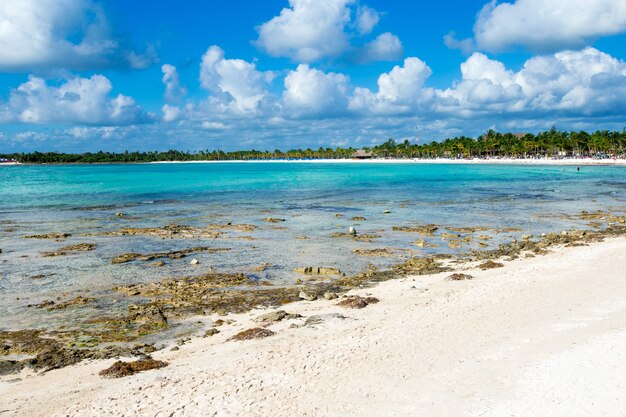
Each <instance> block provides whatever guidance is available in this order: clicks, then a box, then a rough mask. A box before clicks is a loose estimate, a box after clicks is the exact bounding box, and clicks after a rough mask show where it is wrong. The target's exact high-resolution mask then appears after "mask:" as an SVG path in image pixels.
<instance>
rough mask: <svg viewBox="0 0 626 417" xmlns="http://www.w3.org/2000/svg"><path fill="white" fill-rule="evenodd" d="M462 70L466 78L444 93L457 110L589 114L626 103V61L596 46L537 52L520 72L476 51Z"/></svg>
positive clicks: (610, 110) (620, 108)
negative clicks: (545, 52) (547, 52)
mask: <svg viewBox="0 0 626 417" xmlns="http://www.w3.org/2000/svg"><path fill="white" fill-rule="evenodd" d="M461 72H462V75H463V78H462V80H461V82H460V83H459V84H458V85H456V86H455V87H453V88H450V89H447V90H445V91H442V92H441V93H440V97H442V98H448V99H452V101H449V102H448V103H446V106H447V108H448V110H451V111H455V112H458V111H469V112H481V113H485V112H491V113H492V114H493V112H494V111H499V112H508V113H533V112H534V113H537V112H551V113H553V114H572V113H577V114H579V115H583V114H587V115H588V114H603V113H615V112H619V111H623V110H624V109H625V107H626V106H625V105H624V103H623V100H622V99H621V98H620V97H623V94H625V93H626V63H624V62H623V61H620V60H617V59H616V58H613V57H611V56H610V55H608V54H605V53H603V52H600V51H598V50H597V49H595V48H586V49H584V50H582V51H563V52H558V53H556V54H553V55H544V56H536V57H533V58H531V59H529V60H528V61H526V63H525V64H524V67H523V68H522V69H521V70H520V71H518V72H513V71H511V70H508V69H506V68H505V66H504V64H502V63H501V62H498V61H495V60H491V59H489V58H488V57H486V56H485V55H483V54H481V53H474V54H473V55H472V56H471V57H469V58H468V60H467V61H466V62H465V63H463V64H462V65H461Z"/></svg>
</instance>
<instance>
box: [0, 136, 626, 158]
mask: <svg viewBox="0 0 626 417" xmlns="http://www.w3.org/2000/svg"><path fill="white" fill-rule="evenodd" d="M363 149H364V150H365V151H367V152H371V153H372V155H373V156H374V157H379V158H498V157H510V158H546V157H548V158H559V157H594V158H611V157H624V156H625V155H626V131H621V132H619V131H608V130H602V131H596V132H593V133H587V132H585V131H570V132H566V131H558V130H556V129H555V128H552V129H550V130H548V131H545V132H540V133H538V134H536V135H535V134H532V133H528V134H513V133H499V132H496V131H494V130H489V131H487V132H486V133H484V134H482V135H480V136H479V137H477V138H470V137H466V136H460V137H455V138H448V139H445V140H443V141H439V142H436V141H433V142H430V143H425V144H421V145H420V144H417V143H411V142H410V141H409V140H404V141H396V140H395V139H389V140H387V141H386V142H384V143H382V144H380V145H377V146H373V147H365V148H363ZM355 151H356V149H355V148H352V147H348V148H342V147H337V148H322V147H320V148H319V149H317V150H314V149H310V148H308V149H291V150H288V151H281V150H279V149H276V150H274V151H267V150H266V151H257V150H254V149H253V150H248V151H231V152H224V151H222V150H212V151H210V150H201V151H193V152H191V151H177V150H169V151H148V152H128V151H126V152H122V153H114V152H103V151H100V152H86V153H80V154H73V153H58V152H31V153H12V154H0V158H5V159H15V160H17V161H19V162H21V163H35V164H48V163H49V164H52V163H82V164H93V163H142V162H164V161H229V160H269V159H289V160H297V159H344V158H350V157H351V156H352V154H353V153H354V152H355Z"/></svg>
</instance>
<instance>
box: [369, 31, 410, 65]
mask: <svg viewBox="0 0 626 417" xmlns="http://www.w3.org/2000/svg"><path fill="white" fill-rule="evenodd" d="M403 52H404V48H403V46H402V42H400V39H399V38H398V37H397V36H396V35H393V34H391V33H389V32H385V33H382V34H380V35H378V36H377V37H376V39H374V40H373V41H371V42H369V43H366V44H365V45H364V46H363V48H362V49H361V51H360V61H361V62H375V61H396V60H398V59H400V58H402V54H403Z"/></svg>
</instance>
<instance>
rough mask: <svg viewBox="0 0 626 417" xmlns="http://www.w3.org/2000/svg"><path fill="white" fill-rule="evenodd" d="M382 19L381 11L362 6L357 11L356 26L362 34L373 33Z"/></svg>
mask: <svg viewBox="0 0 626 417" xmlns="http://www.w3.org/2000/svg"><path fill="white" fill-rule="evenodd" d="M379 21H380V13H378V11H377V10H376V9H372V8H371V7H367V6H360V7H359V8H358V9H357V11H356V28H357V30H358V32H359V34H361V35H367V34H368V33H371V32H372V30H373V29H374V27H375V26H376V25H377V24H378V22H379Z"/></svg>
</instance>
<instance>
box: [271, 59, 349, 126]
mask: <svg viewBox="0 0 626 417" xmlns="http://www.w3.org/2000/svg"><path fill="white" fill-rule="evenodd" d="M348 81H349V80H348V77H346V76H345V75H343V74H337V73H333V72H331V73H324V72H322V71H320V70H317V69H314V68H310V67H309V66H308V65H307V64H300V65H298V68H297V69H296V70H295V71H291V72H289V74H288V75H287V77H285V91H284V92H283V104H284V110H285V111H286V112H287V113H290V114H293V115H297V116H303V117H308V116H314V115H316V116H322V115H330V116H332V115H341V114H343V113H345V111H346V108H347V104H348V99H347V96H346V94H347V92H348Z"/></svg>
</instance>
